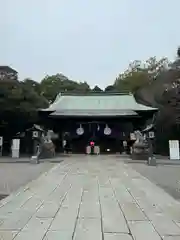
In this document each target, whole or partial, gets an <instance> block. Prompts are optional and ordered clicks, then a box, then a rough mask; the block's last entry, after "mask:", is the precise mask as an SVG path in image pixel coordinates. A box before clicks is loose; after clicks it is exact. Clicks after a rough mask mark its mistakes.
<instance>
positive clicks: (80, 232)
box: [73, 218, 102, 240]
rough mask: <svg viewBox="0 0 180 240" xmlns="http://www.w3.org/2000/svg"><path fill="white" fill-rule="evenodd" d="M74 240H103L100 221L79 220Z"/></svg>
mask: <svg viewBox="0 0 180 240" xmlns="http://www.w3.org/2000/svg"><path fill="white" fill-rule="evenodd" d="M73 239H74V240H85V239H86V240H92V239H96V240H102V232H101V222H100V219H95V218H94V219H93V218H89V219H83V218H81V219H78V221H77V226H76V229H75V234H74V238H73Z"/></svg>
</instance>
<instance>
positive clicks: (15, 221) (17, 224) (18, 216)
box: [0, 210, 32, 230]
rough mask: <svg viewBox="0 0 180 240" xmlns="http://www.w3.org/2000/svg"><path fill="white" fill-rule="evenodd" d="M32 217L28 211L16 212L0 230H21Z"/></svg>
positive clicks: (0, 226) (5, 221) (6, 220)
mask: <svg viewBox="0 0 180 240" xmlns="http://www.w3.org/2000/svg"><path fill="white" fill-rule="evenodd" d="M31 216H32V212H30V211H20V210H18V211H16V212H15V213H13V214H12V215H10V216H9V217H8V218H7V219H5V220H4V222H3V223H2V224H1V225H0V230H21V229H22V228H23V227H24V226H25V225H26V224H27V222H28V221H29V219H30V218H31Z"/></svg>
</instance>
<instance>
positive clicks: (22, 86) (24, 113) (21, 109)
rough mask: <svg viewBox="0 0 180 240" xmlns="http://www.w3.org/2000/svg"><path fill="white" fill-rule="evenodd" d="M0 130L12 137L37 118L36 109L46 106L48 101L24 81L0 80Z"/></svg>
mask: <svg viewBox="0 0 180 240" xmlns="http://www.w3.org/2000/svg"><path fill="white" fill-rule="evenodd" d="M0 104H1V108H0V131H1V134H3V135H4V136H9V137H12V136H13V135H14V134H15V133H16V132H18V131H23V130H24V129H25V128H26V127H27V126H28V125H29V124H32V123H34V122H36V121H37V120H38V118H37V110H38V109H39V108H45V107H47V106H48V101H47V100H46V99H45V98H44V97H43V96H40V95H38V94H37V92H35V91H34V89H33V88H31V87H29V85H28V84H26V83H25V82H19V81H9V80H7V81H6V80H5V79H4V80H3V81H0Z"/></svg>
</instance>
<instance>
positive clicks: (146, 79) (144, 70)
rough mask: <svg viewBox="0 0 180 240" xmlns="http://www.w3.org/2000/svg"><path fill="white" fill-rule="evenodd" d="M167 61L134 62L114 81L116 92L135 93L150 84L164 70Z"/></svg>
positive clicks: (151, 59)
mask: <svg viewBox="0 0 180 240" xmlns="http://www.w3.org/2000/svg"><path fill="white" fill-rule="evenodd" d="M167 65H168V60H167V59H166V58H162V59H160V60H159V61H158V60H156V58H155V57H152V58H149V59H148V60H147V61H145V62H141V61H137V60H136V61H134V62H132V63H131V64H130V65H129V67H128V69H127V70H126V71H125V72H124V73H121V74H120V75H119V76H118V77H117V79H116V80H115V83H114V86H115V88H116V89H117V90H118V91H121V92H131V93H135V92H136V91H137V90H138V89H139V88H141V87H143V86H145V85H148V84H151V83H152V82H153V81H155V79H156V78H157V77H158V76H159V74H160V73H161V72H162V71H164V69H166V67H167Z"/></svg>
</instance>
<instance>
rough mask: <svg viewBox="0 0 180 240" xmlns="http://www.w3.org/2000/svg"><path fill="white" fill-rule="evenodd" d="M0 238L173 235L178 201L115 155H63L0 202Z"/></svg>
mask: <svg viewBox="0 0 180 240" xmlns="http://www.w3.org/2000/svg"><path fill="white" fill-rule="evenodd" d="M167 177H170V176H167ZM0 239H3V240H12V239H15V240H24V239H25V240H32V239H34V240H42V239H43V240H61V239H62V240H70V239H71V240H72V239H73V240H160V239H164V240H179V239H180V202H178V201H176V200H174V199H173V198H172V197H171V196H170V195H168V194H167V193H165V192H164V191H163V190H162V189H160V188H158V187H157V186H156V185H154V184H153V183H151V182H150V181H149V180H147V179H146V178H144V177H142V176H141V175H140V174H139V173H137V172H136V171H134V170H132V169H131V168H130V166H129V165H126V164H124V163H123V162H122V161H121V160H120V159H118V158H109V159H108V158H105V159H104V160H103V159H102V158H98V157H97V158H96V157H86V158H85V159H83V158H81V159H76V158H69V159H66V160H65V161H64V162H62V163H60V164H57V165H55V167H54V168H53V169H51V170H50V171H49V172H48V173H45V174H43V175H42V176H41V177H40V178H39V179H37V180H36V181H33V182H31V183H29V184H28V185H27V186H26V187H24V188H21V189H19V191H17V192H16V193H13V194H12V195H10V196H9V197H8V198H6V199H4V200H3V201H1V202H0Z"/></svg>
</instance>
